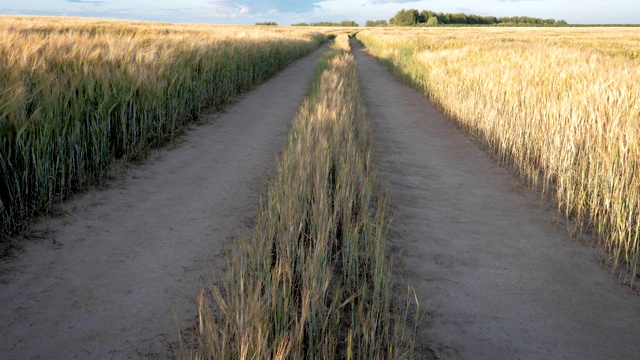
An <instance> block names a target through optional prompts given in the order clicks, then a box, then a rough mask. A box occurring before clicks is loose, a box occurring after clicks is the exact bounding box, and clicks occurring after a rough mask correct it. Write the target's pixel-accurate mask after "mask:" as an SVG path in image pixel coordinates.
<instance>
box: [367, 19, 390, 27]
mask: <svg viewBox="0 0 640 360" xmlns="http://www.w3.org/2000/svg"><path fill="white" fill-rule="evenodd" d="M365 26H367V27H376V26H389V23H388V22H387V20H367V22H366V24H365Z"/></svg>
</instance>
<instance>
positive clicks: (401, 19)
mask: <svg viewBox="0 0 640 360" xmlns="http://www.w3.org/2000/svg"><path fill="white" fill-rule="evenodd" d="M419 19H420V13H419V12H418V10H416V9H409V10H405V9H402V10H400V11H398V13H397V14H396V15H395V16H394V17H392V18H391V20H389V24H391V25H394V26H411V25H415V24H417V23H418V20H419Z"/></svg>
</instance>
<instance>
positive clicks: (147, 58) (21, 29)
mask: <svg viewBox="0 0 640 360" xmlns="http://www.w3.org/2000/svg"><path fill="white" fill-rule="evenodd" d="M323 38H324V36H323V35H321V34H319V33H317V32H312V31H310V30H304V29H285V28H274V29H270V28H269V29H266V28H258V27H230V26H208V25H170V24H156V23H143V22H120V21H102V20H82V19H73V18H32V17H0V136H1V137H0V169H1V170H0V216H1V217H0V234H1V233H4V234H7V233H12V232H15V231H16V230H18V229H19V228H20V227H22V226H23V225H24V224H25V220H28V219H29V218H30V217H31V216H32V215H33V214H34V213H37V212H43V211H45V212H46V211H48V210H49V209H50V208H51V205H52V204H53V203H54V202H56V201H58V200H60V199H62V198H64V197H66V196H67V195H68V194H70V193H71V192H74V191H77V190H79V189H83V188H86V187H87V186H89V185H92V184H95V183H98V182H100V181H101V179H103V178H104V177H105V174H106V172H107V170H108V168H109V166H110V164H111V162H112V160H113V159H114V158H119V157H123V158H125V159H130V160H131V159H132V160H137V159H141V158H144V156H145V155H146V153H147V151H148V149H149V148H150V147H154V146H159V145H161V144H163V143H164V142H166V141H168V140H170V139H171V138H172V137H174V135H175V134H176V133H177V132H178V131H179V130H180V128H181V126H183V125H184V124H185V123H187V122H189V121H191V120H193V119H194V118H195V117H197V116H198V114H199V113H200V112H201V111H202V110H203V109H204V108H205V107H209V106H213V107H216V108H220V107H222V106H224V105H225V104H226V103H228V102H229V101H231V100H232V99H233V98H234V97H235V96H236V95H237V94H238V93H239V92H242V91H244V90H246V89H248V88H251V87H252V86H255V85H256V84H257V83H259V82H261V81H263V80H265V79H267V78H268V77H270V76H272V75H274V74H275V73H276V72H277V71H278V70H279V69H281V68H283V67H284V66H286V65H287V64H288V63H289V62H291V61H292V60H294V59H296V58H298V57H300V56H302V55H304V54H306V53H308V52H310V51H311V50H313V49H314V48H317V46H319V44H320V43H321V42H322V41H323Z"/></svg>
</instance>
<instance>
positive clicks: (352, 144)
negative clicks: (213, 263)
mask: <svg viewBox="0 0 640 360" xmlns="http://www.w3.org/2000/svg"><path fill="white" fill-rule="evenodd" d="M364 116H365V114H364V107H363V104H362V100H361V98H360V93H359V85H358V77H357V72H356V68H355V64H354V61H353V56H352V55H351V54H349V44H348V37H347V36H346V35H342V36H339V37H338V38H337V39H336V44H335V45H333V46H332V48H331V49H330V50H329V51H328V52H327V54H325V55H324V57H323V58H322V60H321V61H320V63H319V65H318V68H317V72H316V76H315V80H314V85H313V87H312V90H311V91H310V94H309V95H308V96H307V98H306V100H305V101H304V102H303V104H302V106H301V107H300V110H299V112H298V116H297V119H296V121H295V122H294V124H293V128H292V130H291V132H290V135H289V141H288V146H287V148H286V150H285V152H284V154H283V156H282V159H281V161H280V162H279V165H278V167H277V170H276V172H275V174H274V177H273V179H272V180H271V181H270V184H269V187H268V192H267V194H266V195H265V196H264V197H263V198H262V200H261V211H260V212H259V215H258V220H257V226H256V228H255V231H254V233H253V236H252V237H251V238H250V239H246V240H243V241H240V242H237V243H236V244H235V247H234V249H233V252H232V253H231V254H230V258H229V269H228V276H227V279H226V282H225V283H224V285H223V286H221V287H215V288H214V289H213V290H212V292H210V293H203V294H202V296H201V297H200V301H199V303H200V322H199V329H197V331H196V332H197V346H196V349H195V353H193V354H182V356H183V357H191V358H197V359H200V358H206V359H337V358H340V359H382V358H384V359H391V358H393V359H397V358H403V357H407V356H409V355H410V338H411V337H410V336H407V335H405V331H409V332H411V330H410V329H407V328H406V327H405V319H406V318H407V317H406V313H402V310H401V309H399V308H398V303H397V302H396V301H394V298H393V297H392V292H391V285H392V284H391V280H390V271H389V264H388V260H387V259H386V258H385V242H384V233H385V228H386V227H387V225H388V222H389V219H388V198H387V197H386V196H385V195H384V194H383V193H380V191H379V190H380V189H379V188H378V185H377V183H376V172H375V169H374V164H373V160H372V156H373V155H372V148H371V134H370V130H369V128H368V125H367V123H366V121H365V118H364Z"/></svg>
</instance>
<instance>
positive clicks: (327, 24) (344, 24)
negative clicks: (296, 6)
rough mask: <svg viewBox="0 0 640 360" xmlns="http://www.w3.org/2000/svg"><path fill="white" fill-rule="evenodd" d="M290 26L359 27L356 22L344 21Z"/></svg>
mask: <svg viewBox="0 0 640 360" xmlns="http://www.w3.org/2000/svg"><path fill="white" fill-rule="evenodd" d="M291 26H343V27H358V26H360V25H359V24H358V23H357V22H355V21H351V20H344V21H341V22H331V21H321V22H316V23H310V24H308V23H298V24H291Z"/></svg>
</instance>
